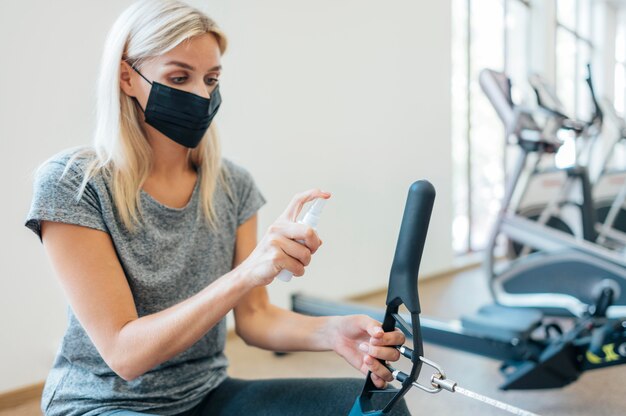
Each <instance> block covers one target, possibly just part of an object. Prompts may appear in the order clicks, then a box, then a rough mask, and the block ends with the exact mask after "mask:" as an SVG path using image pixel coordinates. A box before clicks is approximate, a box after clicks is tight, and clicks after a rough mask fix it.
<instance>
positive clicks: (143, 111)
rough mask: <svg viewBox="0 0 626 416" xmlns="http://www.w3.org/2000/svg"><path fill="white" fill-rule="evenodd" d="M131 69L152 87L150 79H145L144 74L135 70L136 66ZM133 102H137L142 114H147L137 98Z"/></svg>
mask: <svg viewBox="0 0 626 416" xmlns="http://www.w3.org/2000/svg"><path fill="white" fill-rule="evenodd" d="M130 67H131V68H132V69H133V70H134V71H135V72H136V73H138V74H139V76H140V77H141V78H143V79H145V80H146V82H147V83H148V84H150V85H152V83H151V82H150V81H148V78H146V77H144V76H143V74H142V73H141V72H139V70H138V69H137V68H135V65H130ZM133 100H135V102H136V103H137V106H138V107H139V108H140V109H141V112H142V113H144V114H145V113H146V112H145V110H144V109H143V107H142V106H141V104H140V103H139V100H138V99H137V97H133Z"/></svg>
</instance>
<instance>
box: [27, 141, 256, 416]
mask: <svg viewBox="0 0 626 416" xmlns="http://www.w3.org/2000/svg"><path fill="white" fill-rule="evenodd" d="M73 152H75V150H72V149H70V150H66V151H64V152H61V153H59V154H57V155H55V156H54V157H53V158H52V159H51V160H50V161H48V163H46V164H45V165H44V167H43V168H42V169H41V170H40V171H39V172H38V174H37V176H36V178H35V183H34V195H33V201H32V205H31V208H30V211H29V213H28V216H27V218H26V223H25V225H26V226H27V227H28V228H30V229H31V230H33V231H34V232H35V233H36V234H37V235H39V237H40V238H41V223H40V221H42V220H47V221H56V222H63V223H68V224H77V225H81V226H85V227H89V228H94V229H97V230H102V231H104V232H107V233H108V234H110V236H111V239H112V240H113V244H114V246H115V250H116V252H117V255H118V258H119V260H120V263H121V265H122V267H123V269H124V272H125V274H126V278H127V279H128V283H129V285H130V288H131V291H132V294H133V298H134V300H135V304H136V307H137V312H138V314H139V316H140V317H141V316H144V315H148V314H152V313H155V312H158V311H160V310H163V309H166V308H168V307H170V306H172V305H174V304H176V303H178V302H181V301H183V300H185V299H187V298H189V297H190V296H192V295H194V294H196V293H198V292H199V291H201V290H202V289H204V288H205V287H206V286H208V285H209V284H210V283H211V282H213V281H214V280H216V279H217V278H219V277H220V276H222V275H224V274H225V273H227V272H228V271H230V270H231V268H232V262H233V256H234V249H235V237H236V231H237V227H238V226H239V225H241V224H242V223H243V222H244V221H246V220H247V219H249V218H250V217H251V216H252V215H253V214H254V213H256V212H257V210H258V209H259V208H260V207H261V206H262V205H263V204H264V203H265V199H264V198H263V196H262V195H261V193H260V192H259V190H258V189H257V187H256V186H255V184H254V181H253V179H252V177H251V176H250V174H249V173H248V172H247V171H246V170H244V169H242V168H241V167H239V166H237V165H236V164H234V163H233V162H230V161H228V160H226V159H224V160H223V163H222V165H223V169H225V171H226V173H227V176H226V177H227V182H228V184H229V186H230V188H231V194H232V196H229V194H228V193H227V192H226V191H225V189H224V187H223V186H221V185H218V186H217V188H216V191H215V194H214V199H213V201H214V202H213V203H214V207H215V210H216V213H217V220H218V224H219V226H218V229H217V231H212V230H211V229H210V228H209V227H208V226H207V225H206V223H205V220H204V219H203V218H202V216H201V207H200V197H199V194H200V189H199V186H198V185H199V181H198V182H197V183H196V186H195V188H194V190H193V194H192V197H191V199H190V201H189V203H188V204H187V205H186V206H185V207H183V208H171V207H168V206H165V205H163V204H161V203H159V202H158V201H156V200H155V199H153V198H152V197H151V196H150V195H149V194H148V193H146V192H144V191H143V190H142V191H140V192H141V196H140V201H141V206H142V213H143V219H144V223H143V225H142V226H141V227H140V228H139V230H138V231H137V232H136V233H134V234H133V233H130V232H129V231H128V230H127V229H126V228H125V227H124V225H123V223H122V221H121V219H120V217H119V216H118V212H117V210H116V208H115V204H114V202H113V198H112V194H111V186H110V183H109V182H108V180H107V179H106V178H105V175H97V176H95V177H94V178H92V179H91V180H90V181H89V183H88V185H87V187H86V189H85V192H84V194H83V195H82V197H81V199H80V201H78V202H76V199H75V198H76V194H77V190H78V188H79V185H80V183H81V180H82V178H83V172H84V171H83V169H84V166H85V164H86V162H87V161H85V160H82V161H80V160H79V162H78V163H75V164H73V165H72V167H71V168H70V170H69V171H68V173H67V174H66V175H65V176H64V177H63V178H62V179H60V178H61V174H62V172H63V170H64V168H65V166H66V165H67V162H68V160H69V158H70V157H71V156H72V154H73ZM85 278H86V279H88V278H89V277H88V276H85ZM225 335H226V319H222V320H221V321H220V322H219V323H218V324H217V325H216V326H215V327H213V328H212V329H211V330H210V331H209V332H208V333H207V334H206V335H205V336H203V337H202V338H201V339H200V340H199V341H198V342H196V343H195V344H194V345H193V346H191V347H190V348H189V349H188V350H186V351H184V352H182V353H180V354H178V355H177V356H175V357H174V358H172V359H171V360H169V361H167V362H165V363H163V364H160V365H159V366H157V367H155V368H153V369H151V370H150V371H148V372H147V373H146V374H144V375H142V376H140V377H138V378H137V379H135V380H132V381H124V380H123V379H122V378H120V377H119V376H117V375H116V374H115V373H114V372H113V371H112V370H111V369H110V368H109V367H108V366H107V365H106V363H105V362H104V361H103V359H102V357H101V356H100V354H99V353H98V351H97V350H96V348H95V346H94V345H93V343H92V342H91V340H90V339H89V337H88V335H87V333H86V332H85V330H84V329H83V327H82V326H81V325H80V323H79V322H78V320H77V318H76V316H75V315H74V313H73V311H72V309H71V308H68V327H67V330H66V332H65V335H64V337H63V340H62V343H61V346H60V348H59V351H58V353H57V356H56V359H55V361H54V365H53V367H52V370H51V371H50V373H49V375H48V378H47V380H46V385H45V388H44V392H43V397H42V404H41V405H42V410H43V411H44V413H45V414H46V415H65V416H68V415H96V414H99V413H101V412H104V411H107V410H113V409H117V408H124V409H130V410H134V411H139V412H141V411H144V412H148V413H157V414H161V415H173V414H176V413H179V412H182V411H185V410H187V409H190V408H191V407H193V406H194V405H196V404H197V403H199V402H200V400H201V398H202V397H203V396H205V395H206V394H207V393H208V392H209V391H210V390H212V389H214V388H215V387H217V386H218V385H219V384H220V383H221V382H222V381H223V380H224V379H225V378H226V368H227V366H228V361H227V359H226V357H225V356H224V353H223V351H224V343H225V340H226V338H225Z"/></svg>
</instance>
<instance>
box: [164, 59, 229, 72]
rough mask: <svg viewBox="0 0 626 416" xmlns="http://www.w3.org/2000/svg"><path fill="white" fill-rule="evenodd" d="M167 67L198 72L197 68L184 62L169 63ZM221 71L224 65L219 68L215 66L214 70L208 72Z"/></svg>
mask: <svg viewBox="0 0 626 416" xmlns="http://www.w3.org/2000/svg"><path fill="white" fill-rule="evenodd" d="M165 65H176V66H179V67H181V68H185V69H188V70H190V71H195V70H196V68H194V67H193V66H191V65H189V64H186V63H184V62H180V61H169V62H168V63H166V64H165ZM220 69H222V65H217V66H214V67H213V68H211V69H209V70H208V71H207V72H213V71H219V70H220Z"/></svg>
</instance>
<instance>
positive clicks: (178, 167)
mask: <svg viewBox="0 0 626 416" xmlns="http://www.w3.org/2000/svg"><path fill="white" fill-rule="evenodd" d="M159 136H161V135H159ZM148 141H149V142H150V146H151V147H152V170H151V172H150V176H152V177H155V178H163V179H167V180H168V181H176V180H177V179H179V178H183V177H186V176H189V174H190V173H195V170H194V168H193V166H192V164H191V162H190V161H189V157H188V153H189V149H188V148H186V147H184V146H181V145H179V144H178V143H176V142H174V141H173V140H170V139H169V138H167V137H165V136H162V137H158V136H157V137H149V138H148Z"/></svg>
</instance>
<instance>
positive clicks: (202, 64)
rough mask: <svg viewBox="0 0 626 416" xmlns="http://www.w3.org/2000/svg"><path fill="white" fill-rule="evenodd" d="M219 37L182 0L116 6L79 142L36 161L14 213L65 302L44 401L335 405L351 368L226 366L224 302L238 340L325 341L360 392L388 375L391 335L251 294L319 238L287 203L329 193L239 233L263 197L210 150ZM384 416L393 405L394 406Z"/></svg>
mask: <svg viewBox="0 0 626 416" xmlns="http://www.w3.org/2000/svg"><path fill="white" fill-rule="evenodd" d="M225 49H226V38H225V36H224V34H223V33H222V32H221V31H220V30H219V29H218V27H217V26H216V25H215V24H214V22H213V21H212V20H210V19H209V18H208V17H207V16H206V15H204V14H203V13H201V12H199V11H198V10H196V9H193V8H191V7H189V6H187V5H185V4H182V3H179V2H177V1H165V0H161V1H154V0H145V1H141V2H138V3H136V4H133V5H132V6H131V7H129V8H128V9H127V10H126V11H125V12H124V13H123V14H122V15H121V16H120V17H119V19H118V20H117V21H116V23H115V24H114V26H113V28H112V30H111V32H110V34H109V36H108V40H107V43H106V45H105V50H104V55H103V62H102V68H101V73H100V78H99V83H98V101H97V110H98V113H97V114H98V116H97V126H96V133H95V143H94V146H93V147H88V148H82V149H70V150H68V151H64V152H62V153H60V154H58V155H56V156H54V157H53V158H52V159H50V160H49V161H47V162H46V163H44V164H43V165H42V167H41V168H40V169H39V171H38V173H37V177H36V180H35V185H34V190H35V192H34V198H33V202H32V206H31V210H30V212H29V214H28V217H27V220H26V226H27V227H29V228H30V229H32V230H33V231H35V232H36V233H37V234H38V235H39V237H40V238H41V240H42V242H43V245H44V248H45V251H46V253H47V255H48V256H49V258H50V260H51V263H52V265H53V268H54V271H55V274H56V275H57V277H58V279H59V280H60V282H61V285H62V287H63V289H64V291H65V293H66V295H67V297H68V299H69V303H70V309H69V315H68V316H69V325H68V328H67V332H66V333H65V336H64V338H63V341H62V344H61V347H60V350H59V353H58V355H57V357H56V359H55V362H54V365H53V368H52V370H51V372H50V374H49V376H48V379H47V381H46V386H45V389H44V393H43V399H42V409H43V411H44V413H45V414H49V415H79V414H80V415H83V414H85V415H97V414H118V415H119V414H138V413H135V412H141V413H139V414H164V415H175V414H185V415H187V414H189V415H191V414H197V415H209V414H210V415H221V414H229V415H233V414H244V413H248V412H250V413H252V412H254V413H255V414H267V415H279V414H299V415H306V414H311V415H322V414H329V415H330V414H333V415H334V414H337V415H343V414H347V412H348V410H349V408H350V407H351V403H352V402H353V401H354V399H355V397H356V396H357V394H358V393H359V391H360V386H361V384H362V381H361V380H360V379H323V380H321V379H317V380H311V379H303V380H236V379H231V378H229V377H228V375H227V372H226V369H227V360H226V358H225V356H224V354H223V350H224V342H225V334H226V322H225V315H226V314H227V313H228V312H229V311H230V310H233V309H234V314H235V320H236V331H237V333H238V334H239V336H240V337H241V338H243V339H244V341H245V342H246V343H248V344H250V345H254V346H257V347H260V348H264V349H268V350H274V351H298V350H308V351H325V350H334V351H335V352H337V354H339V355H341V356H342V357H344V358H345V359H346V360H347V361H348V362H349V363H350V364H351V365H353V366H354V367H356V368H357V369H359V370H360V371H362V372H364V373H367V371H368V370H371V371H372V376H371V377H372V379H373V381H374V383H375V384H376V385H377V386H378V387H381V388H382V387H384V386H385V381H390V380H392V377H391V374H390V373H389V371H388V370H387V369H386V368H385V367H384V366H383V365H382V364H381V363H380V362H379V361H378V360H377V358H378V359H382V360H390V361H393V360H397V359H398V358H399V353H398V351H397V350H396V349H394V348H393V347H391V346H393V345H398V344H402V343H403V342H404V337H403V335H402V333H400V332H399V331H395V332H391V333H383V332H382V330H381V328H380V323H378V322H377V321H375V320H373V319H370V318H368V317H366V316H361V315H354V316H346V317H307V316H303V315H299V314H296V313H293V312H290V311H287V310H283V309H280V308H278V307H276V306H273V305H272V304H270V303H269V300H268V295H267V291H266V289H265V286H266V285H268V284H269V283H271V282H272V281H273V280H274V278H275V276H276V275H277V274H278V273H279V272H280V271H281V270H283V269H287V270H289V271H290V272H292V273H293V274H294V275H295V276H302V275H303V274H304V268H305V266H307V265H308V264H309V262H310V261H311V255H312V254H314V253H315V251H316V250H317V249H318V248H319V247H320V245H321V241H320V239H319V237H318V236H317V234H316V233H315V232H314V231H313V230H312V229H311V228H310V227H307V226H305V225H301V224H298V223H296V222H294V221H295V219H296V217H297V216H298V213H299V211H300V210H301V208H302V206H303V204H305V203H306V202H308V201H311V200H313V199H315V198H329V197H330V194H328V193H325V192H321V191H319V190H310V191H307V192H304V193H302V194H299V195H297V196H295V197H294V198H293V200H292V201H291V203H290V204H289V205H288V207H287V208H286V210H285V212H284V213H283V214H282V215H281V216H280V217H279V218H278V219H277V220H276V222H274V223H273V224H272V225H271V226H270V227H269V229H268V231H267V233H266V234H265V235H264V236H263V238H262V239H261V241H260V242H258V244H257V241H256V229H257V217H256V212H257V210H258V209H259V208H260V207H261V206H262V205H263V203H264V202H265V200H264V198H263V196H262V195H261V193H260V192H259V190H258V189H257V188H256V186H255V184H254V182H253V180H252V178H251V176H250V175H249V174H248V173H247V171H245V170H244V169H242V168H241V167H239V166H237V165H235V164H234V163H232V162H230V161H228V160H222V159H221V158H220V152H219V145H218V141H217V136H216V132H215V129H214V125H213V124H212V123H211V121H212V119H213V117H214V116H215V113H216V112H217V110H218V108H219V104H220V102H221V97H220V92H219V77H220V72H221V64H220V58H221V56H222V54H223V53H224V51H225ZM295 240H301V241H303V243H302V244H301V243H299V242H297V241H295ZM318 397H319V398H320V399H322V400H319V399H318ZM395 414H398V415H403V414H408V411H407V410H406V406H405V404H404V402H401V403H400V405H399V406H397V408H396V410H395Z"/></svg>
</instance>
